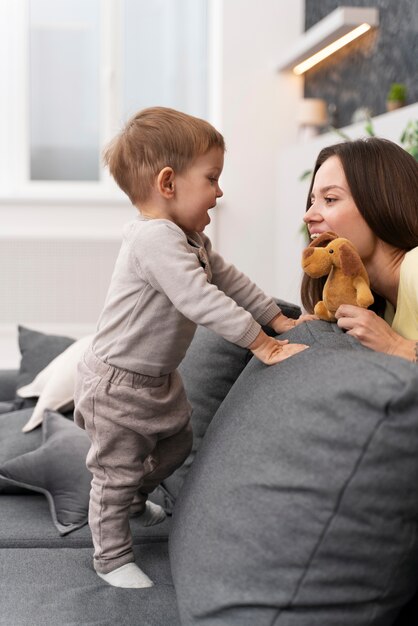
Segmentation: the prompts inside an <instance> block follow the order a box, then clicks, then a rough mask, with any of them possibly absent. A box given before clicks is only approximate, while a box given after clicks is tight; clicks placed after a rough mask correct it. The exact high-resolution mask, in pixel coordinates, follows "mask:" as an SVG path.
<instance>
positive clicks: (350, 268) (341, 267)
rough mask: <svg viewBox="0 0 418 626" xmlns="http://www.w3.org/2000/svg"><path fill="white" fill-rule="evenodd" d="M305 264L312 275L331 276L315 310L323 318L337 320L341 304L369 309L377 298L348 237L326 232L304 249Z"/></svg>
mask: <svg viewBox="0 0 418 626" xmlns="http://www.w3.org/2000/svg"><path fill="white" fill-rule="evenodd" d="M302 267H303V270H304V272H305V273H306V274H308V276H312V277H313V278H319V277H321V276H326V275H327V274H328V278H327V280H326V283H325V285H324V289H323V293H322V297H323V300H320V301H319V302H317V304H316V305H315V309H314V313H315V315H317V316H318V317H319V318H320V319H322V320H327V321H335V319H336V318H335V312H336V310H337V309H338V307H339V306H340V304H355V305H356V306H361V307H363V308H365V309H367V307H368V306H370V305H371V304H372V303H373V301H374V298H373V295H372V292H371V291H370V281H369V277H368V275H367V271H366V268H365V267H364V265H363V262H362V260H361V258H360V255H359V253H358V252H357V250H356V249H355V247H354V246H353V244H352V243H351V241H349V240H348V239H344V238H343V237H338V235H336V234H335V233H332V232H326V233H322V234H321V235H319V237H317V238H316V239H314V240H313V241H312V242H311V243H310V244H309V246H308V247H307V248H305V250H304V251H303V255H302Z"/></svg>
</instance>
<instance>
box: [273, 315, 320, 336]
mask: <svg viewBox="0 0 418 626" xmlns="http://www.w3.org/2000/svg"><path fill="white" fill-rule="evenodd" d="M317 319H319V318H318V317H317V316H316V315H311V314H308V313H307V314H305V315H301V316H300V317H298V319H297V320H294V319H292V318H290V317H287V316H286V315H284V314H283V313H279V315H276V317H274V318H273V319H272V320H271V322H270V324H269V326H271V327H272V329H273V330H274V331H275V332H276V333H278V334H279V333H285V332H286V331H287V330H291V329H292V328H294V327H295V326H299V324H303V322H309V321H310V320H317Z"/></svg>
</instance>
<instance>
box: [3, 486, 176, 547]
mask: <svg viewBox="0 0 418 626" xmlns="http://www.w3.org/2000/svg"><path fill="white" fill-rule="evenodd" d="M28 512H29V515H28ZM170 520H171V518H167V519H166V520H165V521H164V522H162V523H161V524H158V525H156V526H148V527H146V528H144V527H143V526H141V524H140V523H139V521H138V519H135V518H133V519H131V522H130V524H131V530H132V536H133V542H134V544H135V545H141V544H146V543H163V542H165V541H167V538H168V532H169V526H170ZM92 545H93V544H92V540H91V534H90V528H89V527H88V526H87V525H86V526H83V527H82V528H80V529H78V530H75V531H74V532H72V533H69V534H68V535H65V536H64V537H61V536H60V535H59V534H58V533H57V530H56V528H55V527H54V525H53V524H52V522H51V513H50V511H49V506H48V502H47V500H46V498H45V497H44V496H43V495H41V494H40V495H26V494H25V495H23V494H22V495H7V494H3V495H2V496H1V506H0V548H31V547H33V548H36V547H51V548H89V549H90V554H91V549H92Z"/></svg>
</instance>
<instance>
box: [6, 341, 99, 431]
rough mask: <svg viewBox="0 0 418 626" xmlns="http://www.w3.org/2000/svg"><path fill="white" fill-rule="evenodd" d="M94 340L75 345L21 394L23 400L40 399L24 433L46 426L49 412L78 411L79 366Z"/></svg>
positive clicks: (24, 387)
mask: <svg viewBox="0 0 418 626" xmlns="http://www.w3.org/2000/svg"><path fill="white" fill-rule="evenodd" d="M92 338H93V335H89V336H87V337H83V338H82V339H78V340H77V341H75V342H74V343H72V344H71V345H70V346H69V347H68V348H67V349H66V350H64V352H61V354H59V355H58V356H57V357H55V359H53V360H52V361H51V362H50V363H48V365H47V366H46V367H45V368H44V369H43V370H41V371H40V372H39V374H38V375H37V376H36V377H35V378H34V380H33V381H32V382H31V383H29V384H28V385H24V386H23V387H20V388H19V389H18V390H17V395H18V396H19V397H21V398H33V397H38V401H37V403H36V406H35V408H34V409H33V413H32V415H31V418H30V420H29V421H28V422H27V424H25V425H24V427H23V429H22V430H23V432H29V431H30V430H33V429H34V428H36V427H37V426H39V424H41V423H42V419H43V414H44V411H45V409H51V410H55V411H58V410H68V409H70V408H73V407H74V390H75V380H76V374H77V364H78V362H79V360H80V359H81V357H82V356H83V354H84V352H85V351H86V349H87V347H88V346H89V345H90V343H91V340H92Z"/></svg>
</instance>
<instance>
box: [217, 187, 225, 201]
mask: <svg viewBox="0 0 418 626" xmlns="http://www.w3.org/2000/svg"><path fill="white" fill-rule="evenodd" d="M223 195H224V192H223V191H222V189H221V188H220V187H219V185H218V189H217V190H216V197H217V198H222V196H223Z"/></svg>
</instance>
